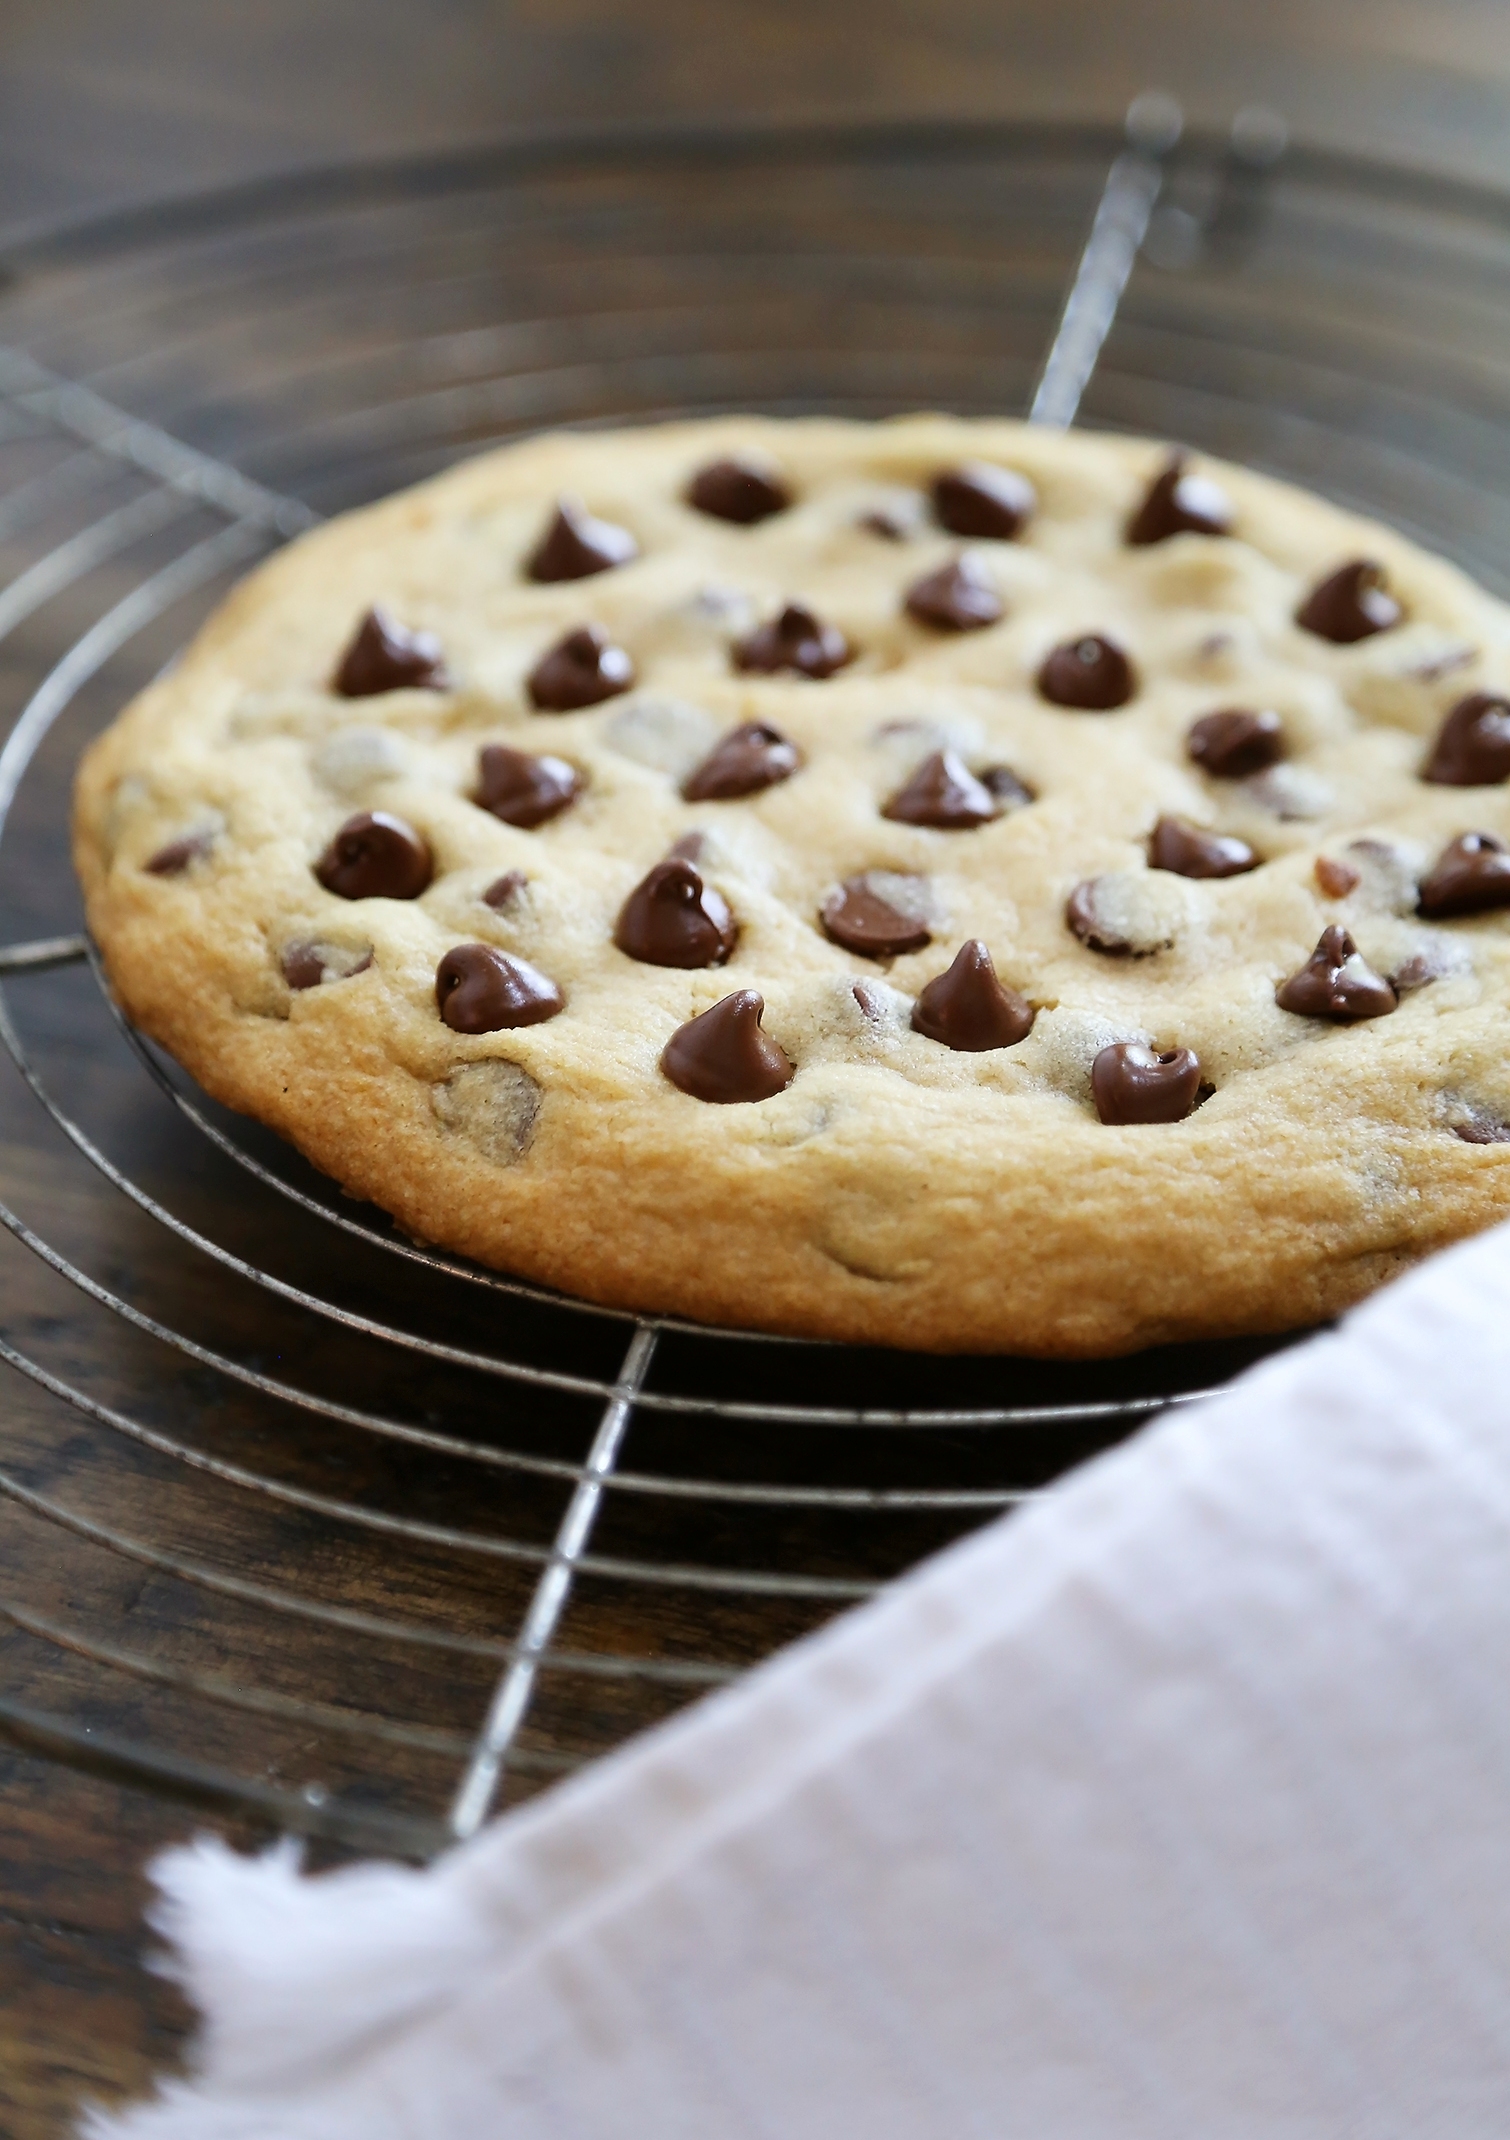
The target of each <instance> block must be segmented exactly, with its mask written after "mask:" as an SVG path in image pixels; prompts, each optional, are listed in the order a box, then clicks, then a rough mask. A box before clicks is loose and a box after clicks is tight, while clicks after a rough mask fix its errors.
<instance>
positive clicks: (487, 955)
mask: <svg viewBox="0 0 1510 2140" xmlns="http://www.w3.org/2000/svg"><path fill="white" fill-rule="evenodd" d="M435 1001H436V1003H437V1005H438V1006H439V1009H440V1015H441V1016H442V1018H444V1020H445V1021H446V1024H447V1025H448V1026H450V1028H451V1030H452V1032H453V1033H503V1032H507V1031H508V1030H509V1029H510V1028H511V1027H513V1026H518V1025H541V1024H543V1023H544V1021H545V1020H546V1019H547V1018H554V1017H555V1015H556V1013H557V1012H558V1011H561V1010H564V1009H565V1008H566V998H565V997H564V996H563V995H562V993H561V991H560V989H559V988H557V986H556V984H555V982H554V981H552V980H550V979H549V978H548V977H547V976H546V975H545V974H543V973H541V972H540V970H539V968H538V967H535V966H531V965H530V963H529V961H528V960H527V959H519V958H515V957H514V955H513V953H512V952H510V951H499V950H497V949H496V948H495V947H494V946H493V945H492V944H458V945H457V946H456V948H455V950H454V951H448V952H447V953H446V955H445V957H444V958H443V959H442V960H441V962H440V964H439V965H438V966H437V967H436V969H435Z"/></svg>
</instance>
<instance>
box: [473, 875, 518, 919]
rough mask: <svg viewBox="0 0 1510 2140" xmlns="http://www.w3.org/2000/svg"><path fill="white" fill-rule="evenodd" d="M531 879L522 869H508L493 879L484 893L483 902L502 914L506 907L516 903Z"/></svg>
mask: <svg viewBox="0 0 1510 2140" xmlns="http://www.w3.org/2000/svg"><path fill="white" fill-rule="evenodd" d="M529 881H530V880H529V878H528V877H527V876H526V875H525V874H524V871H523V870H522V869H506V870H505V871H504V873H503V875H502V876H501V877H495V878H494V879H493V881H492V883H491V884H490V885H489V886H488V888H487V890H486V891H485V892H484V893H483V895H482V903H483V905H484V906H489V907H492V908H493V909H494V910H495V911H496V912H498V913H500V914H501V913H502V912H503V910H504V908H505V907H511V906H512V905H513V904H514V901H515V900H516V899H517V898H518V897H519V894H520V893H521V892H522V891H523V890H524V887H525V886H526V885H527V884H528V883H529Z"/></svg>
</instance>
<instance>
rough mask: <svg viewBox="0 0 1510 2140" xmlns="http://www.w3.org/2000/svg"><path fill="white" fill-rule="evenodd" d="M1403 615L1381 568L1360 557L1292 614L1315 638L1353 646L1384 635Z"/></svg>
mask: <svg viewBox="0 0 1510 2140" xmlns="http://www.w3.org/2000/svg"><path fill="white" fill-rule="evenodd" d="M1404 614H1405V612H1404V610H1402V609H1401V607H1400V605H1399V603H1398V602H1397V601H1396V600H1395V598H1394V596H1393V595H1392V594H1391V593H1390V592H1389V590H1388V588H1387V587H1386V586H1385V584H1384V571H1383V567H1382V566H1380V565H1376V564H1374V563H1373V562H1372V560H1371V559H1369V558H1366V557H1359V558H1354V560H1353V561H1352V563H1351V564H1348V565H1343V566H1341V567H1340V568H1339V569H1338V570H1337V571H1336V572H1334V573H1333V574H1332V575H1331V577H1330V578H1329V579H1324V580H1323V581H1322V582H1321V584H1320V586H1319V587H1313V588H1312V589H1311V592H1310V593H1309V594H1308V595H1307V596H1306V598H1305V600H1304V601H1303V602H1302V603H1301V605H1300V607H1299V609H1297V610H1296V612H1295V622H1296V623H1297V624H1298V625H1299V626H1300V627H1301V629H1302V630H1303V631H1307V632H1314V633H1315V634H1316V636H1317V638H1318V639H1330V640H1331V641H1332V643H1333V644H1334V645H1335V646H1352V645H1354V644H1355V643H1356V642H1357V641H1358V640H1359V639H1369V638H1372V636H1373V634H1374V633H1375V632H1387V631H1388V630H1389V628H1390V626H1391V625H1392V624H1398V623H1399V621H1400V619H1401V617H1402V616H1404Z"/></svg>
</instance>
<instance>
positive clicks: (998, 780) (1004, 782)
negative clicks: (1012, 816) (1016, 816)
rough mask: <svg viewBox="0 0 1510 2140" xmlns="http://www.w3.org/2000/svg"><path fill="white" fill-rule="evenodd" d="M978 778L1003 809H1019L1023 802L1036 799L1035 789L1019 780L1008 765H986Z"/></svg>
mask: <svg viewBox="0 0 1510 2140" xmlns="http://www.w3.org/2000/svg"><path fill="white" fill-rule="evenodd" d="M979 779H980V783H981V786H982V787H985V788H989V789H990V790H991V793H992V794H993V795H994V796H995V797H996V800H997V801H998V802H999V803H1000V804H1001V806H1002V808H1003V809H1004V810H1020V809H1022V807H1023V805H1024V804H1025V803H1030V802H1036V801H1037V800H1038V791H1037V789H1036V788H1030V787H1029V786H1028V784H1027V782H1026V781H1025V780H1020V779H1019V778H1018V776H1017V775H1016V773H1014V772H1013V770H1012V768H1011V766H1009V765H988V766H986V767H985V769H984V771H983V772H982V773H981V774H980V775H979Z"/></svg>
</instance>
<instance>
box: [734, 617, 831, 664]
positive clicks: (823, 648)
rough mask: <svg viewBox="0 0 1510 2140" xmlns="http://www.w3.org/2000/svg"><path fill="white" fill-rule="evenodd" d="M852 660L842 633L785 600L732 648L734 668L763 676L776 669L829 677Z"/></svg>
mask: <svg viewBox="0 0 1510 2140" xmlns="http://www.w3.org/2000/svg"><path fill="white" fill-rule="evenodd" d="M853 659H854V653H853V650H852V649H851V647H850V644H849V641H848V640H847V639H846V638H845V636H844V634H843V632H841V631H836V630H835V628H834V626H833V625H831V624H820V623H819V621H818V619H817V618H816V617H815V616H814V615H813V613H812V611H811V610H810V609H804V608H803V607H802V605H801V604H800V603H799V602H788V604H787V605H786V608H785V609H784V610H783V611H782V612H781V614H780V616H779V617H773V618H772V619H771V620H770V622H769V623H767V624H759V625H757V626H756V628H755V630H754V631H753V632H751V633H750V634H749V635H748V637H746V638H744V639H741V640H739V641H738V642H737V644H736V645H735V648H734V663H735V666H736V668H740V669H755V670H758V671H760V672H761V674H763V675H766V676H771V675H774V674H775V673H776V671H777V670H778V669H791V670H792V671H794V673H795V674H796V675H798V676H813V677H824V676H832V675H833V673H834V671H835V670H836V669H842V668H843V667H844V665H845V663H846V662H849V661H853Z"/></svg>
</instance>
